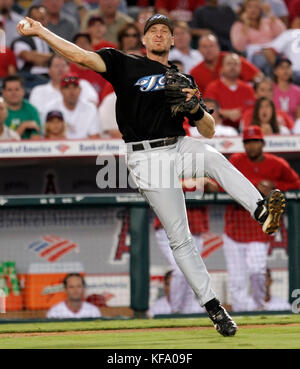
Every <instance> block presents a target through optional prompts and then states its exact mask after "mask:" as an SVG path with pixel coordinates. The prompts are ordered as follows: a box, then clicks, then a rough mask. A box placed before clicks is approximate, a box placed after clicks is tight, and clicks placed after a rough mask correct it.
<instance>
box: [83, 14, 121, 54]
mask: <svg viewBox="0 0 300 369" xmlns="http://www.w3.org/2000/svg"><path fill="white" fill-rule="evenodd" d="M86 31H87V33H88V34H89V35H90V37H91V42H92V47H93V50H95V51H96V50H100V49H102V48H103V47H113V48H114V49H117V47H118V46H117V44H115V43H113V42H110V41H107V40H105V33H106V25H105V22H104V20H103V18H101V17H100V16H98V15H94V16H93V17H91V18H90V19H89V21H88V24H87V30H86Z"/></svg>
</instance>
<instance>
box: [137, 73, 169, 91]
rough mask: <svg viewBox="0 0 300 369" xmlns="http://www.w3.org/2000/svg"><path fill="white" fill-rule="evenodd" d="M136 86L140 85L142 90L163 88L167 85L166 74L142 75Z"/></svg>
mask: <svg viewBox="0 0 300 369" xmlns="http://www.w3.org/2000/svg"><path fill="white" fill-rule="evenodd" d="M135 86H140V91H142V92H149V91H158V90H163V88H164V86H165V75H164V74H155V75H153V76H146V77H142V78H140V79H139V80H138V81H137V82H136V83H135Z"/></svg>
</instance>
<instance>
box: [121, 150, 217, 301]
mask: <svg viewBox="0 0 300 369" xmlns="http://www.w3.org/2000/svg"><path fill="white" fill-rule="evenodd" d="M176 153H177V145H176V146H172V147H170V146H168V147H167V148H161V149H153V150H145V151H143V152H142V153H141V152H131V153H128V158H127V165H128V168H129V170H130V172H131V175H132V177H133V179H134V180H135V182H136V184H137V186H138V188H139V189H140V192H141V193H142V195H143V196H144V198H145V199H146V200H147V202H148V203H149V205H150V206H151V207H152V209H153V210H154V212H155V213H156V215H157V216H158V217H159V219H160V221H161V223H162V225H163V227H164V229H165V231H166V234H167V237H168V240H169V244H170V246H171V248H172V251H173V255H174V258H175V260H176V263H177V265H178V266H179V268H180V270H181V271H182V272H183V274H184V276H185V278H186V280H187V282H188V283H189V285H190V286H191V287H192V289H193V291H194V293H195V294H196V296H197V299H198V300H199V303H200V305H201V306H203V305H204V304H206V303H207V302H209V301H210V300H212V299H214V298H215V293H214V291H213V290H212V288H211V281H210V276H209V274H208V272H207V270H206V267H205V264H204V263H203V260H202V258H201V256H200V254H199V252H198V250H197V249H196V247H195V244H194V242H193V238H192V235H191V233H190V230H189V226H188V220H187V214H186V207H185V199H184V195H183V191H182V187H181V183H180V181H179V178H178V177H177V176H173V180H174V181H175V183H173V185H172V186H170V187H169V188H164V187H163V186H160V187H157V186H156V183H159V182H160V181H159V180H158V179H157V178H153V175H150V176H149V165H150V164H151V170H152V173H157V171H156V170H155V167H161V165H163V166H164V167H165V168H166V170H164V171H161V172H160V175H162V176H163V180H164V183H168V179H169V178H168V177H170V176H172V173H174V171H175V172H176V165H175V162H174V156H172V155H173V154H176ZM162 160H163V161H165V162H164V163H162ZM153 184H155V185H153Z"/></svg>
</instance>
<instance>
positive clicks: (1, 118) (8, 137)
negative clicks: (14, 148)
mask: <svg viewBox="0 0 300 369" xmlns="http://www.w3.org/2000/svg"><path fill="white" fill-rule="evenodd" d="M6 118H7V107H6V102H5V101H4V99H3V97H0V141H18V140H20V136H19V135H18V133H17V132H15V131H13V130H12V129H9V128H8V127H6V125H5V121H6Z"/></svg>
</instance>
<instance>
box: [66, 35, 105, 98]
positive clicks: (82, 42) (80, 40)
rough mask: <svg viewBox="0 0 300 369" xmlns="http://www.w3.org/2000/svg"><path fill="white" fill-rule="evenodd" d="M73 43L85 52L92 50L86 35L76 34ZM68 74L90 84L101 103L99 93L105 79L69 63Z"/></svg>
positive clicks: (88, 36)
mask: <svg viewBox="0 0 300 369" xmlns="http://www.w3.org/2000/svg"><path fill="white" fill-rule="evenodd" d="M73 42H74V44H76V45H78V46H79V47H81V48H83V49H85V50H89V51H92V50H93V48H92V44H91V38H90V35H89V34H88V33H77V35H75V36H74V39H73ZM70 72H71V73H73V74H76V75H77V76H78V77H79V78H80V79H85V80H86V81H88V82H90V84H91V85H92V86H93V87H94V88H95V90H96V91H97V93H98V96H99V103H101V97H102V96H101V91H102V90H103V87H104V85H105V83H106V81H105V79H104V78H103V77H102V76H101V75H100V74H99V73H96V72H95V71H93V70H91V69H89V68H85V67H83V66H81V65H79V64H75V63H70Z"/></svg>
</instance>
